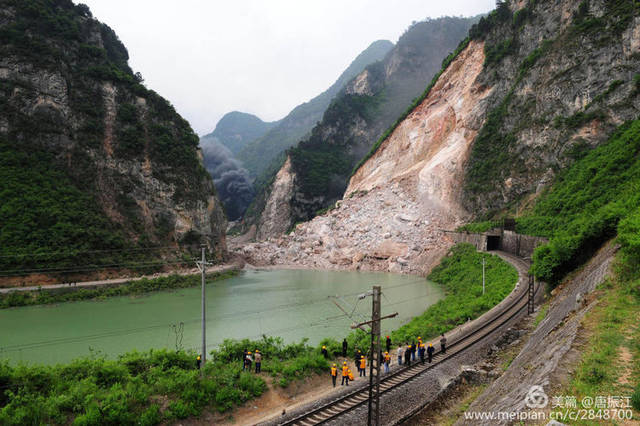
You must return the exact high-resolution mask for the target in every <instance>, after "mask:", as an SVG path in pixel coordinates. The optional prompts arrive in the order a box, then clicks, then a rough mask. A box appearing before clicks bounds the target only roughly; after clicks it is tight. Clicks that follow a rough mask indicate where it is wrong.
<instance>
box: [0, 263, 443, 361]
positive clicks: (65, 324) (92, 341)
mask: <svg viewBox="0 0 640 426" xmlns="http://www.w3.org/2000/svg"><path fill="white" fill-rule="evenodd" d="M372 285H380V286H382V291H383V298H382V306H383V310H382V311H383V312H382V313H383V315H386V314H389V313H392V312H396V311H397V312H398V313H399V315H398V317H397V318H394V319H389V320H384V321H383V328H382V330H383V333H385V332H388V331H390V330H392V329H395V328H397V327H399V326H400V325H402V324H403V323H405V322H407V321H409V319H410V318H411V317H414V316H416V315H419V314H421V313H422V312H423V311H424V310H425V309H426V308H427V307H429V306H430V305H431V304H433V303H435V302H437V301H438V300H440V299H441V298H442V297H443V296H444V294H443V292H442V290H441V289H440V287H438V286H437V285H435V284H433V283H430V282H428V281H426V280H425V279H420V278H419V277H415V276H406V275H397V274H378V273H363V272H336V271H306V270H270V271H260V270H256V271H253V270H250V271H245V272H242V273H241V274H239V275H238V276H236V277H233V278H229V279H226V280H221V281H215V282H211V283H209V284H207V289H206V291H207V297H206V299H207V303H206V305H207V346H208V348H209V350H210V349H212V348H214V347H215V346H216V345H217V344H218V343H220V342H222V340H223V339H226V338H235V339H240V338H245V337H248V338H254V339H257V338H260V337H261V336H262V334H266V335H271V336H281V337H282V338H283V339H284V340H285V341H286V342H293V341H299V340H300V339H302V338H304V337H307V338H309V341H310V343H312V344H317V343H318V342H319V341H320V340H321V339H322V338H324V337H334V338H336V339H340V340H341V339H342V338H343V337H344V336H345V335H346V334H348V333H349V332H350V331H351V330H350V325H351V324H352V323H353V322H360V321H365V320H367V318H366V317H369V316H370V315H371V298H370V297H368V298H366V299H364V300H358V297H357V295H358V294H361V293H363V292H366V291H368V290H370V289H371V286H372ZM336 295H341V296H344V295H346V296H344V297H343V298H342V299H339V300H340V304H341V306H343V307H345V308H346V309H347V310H349V308H348V307H349V306H351V308H350V309H351V310H353V312H354V313H353V315H352V317H351V318H349V317H347V316H346V315H344V314H343V312H342V311H340V310H339V309H338V307H337V306H336V305H335V304H334V303H333V301H332V299H331V298H329V296H336ZM200 309H201V308H200V287H194V288H189V289H181V290H176V291H165V292H158V293H152V294H149V295H145V296H138V297H116V298H109V299H105V300H99V301H85V302H70V303H63V304H59V305H44V306H30V307H22V308H13V309H6V310H0V359H8V360H10V361H11V362H12V363H17V362H20V361H22V362H26V363H30V364H33V363H42V364H55V363H61V362H68V361H70V360H72V359H74V358H78V357H81V356H87V355H90V354H91V353H100V354H104V355H106V356H107V357H109V358H114V357H116V356H117V355H119V354H122V353H125V352H129V351H132V350H140V351H142V350H147V349H150V348H169V349H175V348H176V346H180V347H182V348H184V349H191V348H193V349H199V346H200V345H201V323H200ZM351 310H349V312H351ZM181 323H182V325H181Z"/></svg>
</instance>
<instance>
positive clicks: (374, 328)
mask: <svg viewBox="0 0 640 426" xmlns="http://www.w3.org/2000/svg"><path fill="white" fill-rule="evenodd" d="M368 294H371V295H372V296H373V303H372V307H371V321H367V322H363V323H361V324H354V325H352V326H351V328H360V327H362V326H364V325H369V324H370V325H371V352H370V353H371V358H370V362H369V414H368V417H367V424H368V425H369V426H378V425H379V424H380V365H381V362H380V361H381V360H380V328H381V327H380V321H381V320H383V319H387V318H393V317H396V316H397V315H398V313H397V312H396V313H394V314H391V315H387V316H384V317H380V312H381V303H380V302H381V296H382V291H381V288H380V286H374V287H373V291H372V292H370V293H368ZM368 294H364V295H361V296H360V298H361V299H363V298H365V297H366V296H367V295H368Z"/></svg>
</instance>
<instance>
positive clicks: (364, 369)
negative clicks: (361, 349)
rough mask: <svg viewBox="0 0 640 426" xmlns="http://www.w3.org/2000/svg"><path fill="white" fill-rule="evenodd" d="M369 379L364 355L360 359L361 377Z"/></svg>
mask: <svg viewBox="0 0 640 426" xmlns="http://www.w3.org/2000/svg"><path fill="white" fill-rule="evenodd" d="M362 376H364V377H367V360H366V359H365V358H364V355H362V356H361V357H360V377H362Z"/></svg>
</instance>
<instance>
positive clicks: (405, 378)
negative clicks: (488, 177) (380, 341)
mask: <svg viewBox="0 0 640 426" xmlns="http://www.w3.org/2000/svg"><path fill="white" fill-rule="evenodd" d="M498 255H499V256H500V257H502V258H503V259H505V260H506V261H508V262H510V263H511V264H512V265H513V266H514V267H516V269H517V270H518V275H519V278H518V283H517V284H516V286H515V288H514V289H513V291H512V292H511V293H510V294H509V295H508V296H507V297H506V298H505V299H504V300H503V301H502V302H500V303H499V304H498V305H496V306H495V307H494V308H493V309H491V310H490V311H488V312H486V313H485V314H483V315H482V316H480V317H479V318H477V319H476V320H474V321H472V322H471V323H467V324H464V325H462V326H460V327H458V328H456V329H454V330H452V331H451V332H449V333H447V340H448V341H449V342H450V344H449V345H448V347H447V351H446V353H442V352H438V353H437V354H435V355H434V358H433V362H432V363H431V364H426V363H425V364H421V363H420V362H419V361H418V362H415V363H413V364H412V365H411V366H409V367H402V368H399V369H398V370H397V371H394V372H391V373H389V374H386V375H383V376H382V377H381V378H380V393H381V395H382V394H385V393H387V392H390V391H392V390H394V389H396V388H398V387H399V386H402V385H404V384H405V383H408V382H410V381H411V380H413V379H415V378H416V377H418V376H420V375H421V374H423V373H425V372H427V371H429V370H431V369H432V368H434V367H435V366H436V365H438V364H440V363H442V362H443V361H446V360H448V359H451V358H453V357H454V356H456V355H458V354H460V353H461V352H463V351H465V350H467V349H469V348H471V347H472V346H474V345H475V344H476V343H478V342H480V341H482V339H484V338H485V337H486V336H488V335H490V334H491V333H493V332H494V331H496V330H497V329H499V328H500V327H502V326H503V325H505V324H507V323H508V322H509V321H511V320H512V319H514V318H515V317H517V316H518V315H520V314H522V313H523V312H524V313H526V312H527V302H528V297H527V295H528V284H527V283H528V278H527V275H526V270H527V266H528V264H527V262H526V261H525V260H523V259H521V258H518V257H516V256H513V255H510V254H507V253H503V252H499V253H498ZM541 287H542V286H541V285H539V284H538V285H537V287H536V289H535V292H536V295H537V293H538V292H539V290H540V288H541ZM434 346H435V345H434ZM368 397H369V388H368V386H362V387H359V388H358V389H355V390H353V391H351V392H348V393H346V394H342V395H340V396H339V397H337V398H335V399H334V400H331V401H329V402H327V403H325V404H322V405H321V406H319V407H314V408H312V409H309V410H308V411H306V412H303V413H301V414H299V415H297V416H295V417H294V418H291V419H289V420H283V421H281V422H278V424H279V425H302V426H310V425H317V424H322V423H326V422H329V421H332V420H335V419H336V418H338V417H339V416H341V415H343V414H345V413H347V412H349V411H351V410H353V409H355V408H358V407H360V406H362V405H363V404H366V403H367V400H368Z"/></svg>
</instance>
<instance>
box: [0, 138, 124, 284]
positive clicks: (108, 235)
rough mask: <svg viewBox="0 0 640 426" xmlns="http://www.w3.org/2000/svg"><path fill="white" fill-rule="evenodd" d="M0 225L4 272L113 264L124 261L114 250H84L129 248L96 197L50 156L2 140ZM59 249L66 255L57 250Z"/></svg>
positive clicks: (0, 268) (0, 249)
mask: <svg viewBox="0 0 640 426" xmlns="http://www.w3.org/2000/svg"><path fill="white" fill-rule="evenodd" d="M25 148H26V147H25ZM0 223H2V227H0V270H2V271H3V272H4V273H7V272H11V271H15V270H20V269H33V268H39V267H42V265H47V267H49V268H51V267H61V268H65V267H73V266H77V265H86V264H91V263H93V262H104V264H113V263H117V261H118V260H120V259H116V258H115V257H114V256H113V255H112V254H110V253H101V255H100V256H97V255H95V254H90V255H88V256H87V255H86V253H84V254H83V253H82V252H86V251H88V250H119V249H125V248H128V244H127V243H126V242H125V241H126V240H125V238H124V235H123V233H122V232H121V231H120V230H119V229H118V227H117V226H116V225H115V224H113V223H111V222H110V221H109V220H108V219H106V218H105V217H104V214H103V213H102V212H101V211H100V209H99V208H98V207H97V202H96V200H95V199H94V198H93V197H91V196H90V195H88V194H86V193H85V192H83V191H81V190H80V189H79V188H78V187H77V186H76V185H75V184H74V182H73V181H72V179H71V178H70V177H69V176H67V175H66V173H64V172H63V171H61V170H60V168H59V167H57V164H56V162H55V161H54V158H53V156H52V155H50V154H48V153H46V152H42V151H39V152H38V151H35V152H33V151H30V150H28V149H23V147H22V146H15V145H13V144H10V143H8V142H7V141H5V140H1V139H0ZM61 249H62V250H61ZM60 251H64V254H62V255H59V254H56V253H59V252H60ZM50 252H54V253H52V254H48V253H50Z"/></svg>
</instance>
